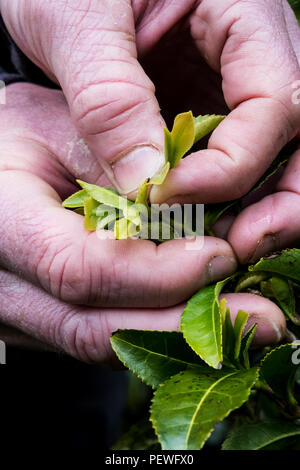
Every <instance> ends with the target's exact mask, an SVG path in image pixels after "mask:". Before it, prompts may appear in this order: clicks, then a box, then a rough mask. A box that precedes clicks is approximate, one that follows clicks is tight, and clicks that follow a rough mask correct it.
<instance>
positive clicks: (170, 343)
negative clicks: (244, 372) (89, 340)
mask: <svg viewBox="0 0 300 470" xmlns="http://www.w3.org/2000/svg"><path fill="white" fill-rule="evenodd" d="M110 341H111V345H112V348H113V350H114V351H115V353H116V354H117V356H118V358H119V359H120V361H121V362H122V363H123V364H124V365H125V366H126V367H128V368H129V369H130V370H131V371H132V372H133V373H134V374H135V375H137V376H138V377H139V378H140V379H142V380H143V381H144V382H145V383H146V384H147V385H150V386H151V387H153V388H156V387H158V386H159V385H160V384H162V383H164V382H165V381H166V380H167V379H169V378H170V377H171V376H172V375H174V374H177V373H178V372H180V371H182V370H185V369H187V368H189V367H197V366H199V365H201V364H203V362H202V361H201V360H200V358H199V357H198V356H197V355H196V354H195V353H194V352H193V351H192V350H191V349H190V348H189V347H188V345H187V344H186V342H185V341H184V339H183V336H182V334H181V333H178V332H168V331H139V330H119V331H118V332H117V333H115V334H114V335H113V336H112V337H111V339H110Z"/></svg>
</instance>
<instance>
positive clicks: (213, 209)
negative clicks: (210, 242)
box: [204, 201, 238, 236]
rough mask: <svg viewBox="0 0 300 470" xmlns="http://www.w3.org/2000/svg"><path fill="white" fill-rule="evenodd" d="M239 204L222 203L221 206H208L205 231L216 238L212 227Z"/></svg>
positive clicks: (205, 214) (231, 202)
mask: <svg viewBox="0 0 300 470" xmlns="http://www.w3.org/2000/svg"><path fill="white" fill-rule="evenodd" d="M237 204H238V202H237V201H230V202H222V203H219V204H208V205H207V206H205V213H204V229H205V232H206V233H207V234H209V235H211V236H214V233H213V230H212V227H213V226H214V224H215V223H216V222H217V221H218V220H219V218H220V217H221V216H222V215H223V214H224V213H225V212H227V211H228V210H229V209H230V208H232V207H235V206H236V205H237Z"/></svg>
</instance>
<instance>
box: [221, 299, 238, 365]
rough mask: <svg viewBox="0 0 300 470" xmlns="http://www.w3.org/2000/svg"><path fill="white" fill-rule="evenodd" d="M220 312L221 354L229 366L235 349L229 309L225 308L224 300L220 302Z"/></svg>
mask: <svg viewBox="0 0 300 470" xmlns="http://www.w3.org/2000/svg"><path fill="white" fill-rule="evenodd" d="M220 313H221V317H222V318H223V321H222V336H223V355H224V362H225V365H226V366H229V367H231V366H232V361H233V359H234V349H235V334H234V328H233V325H232V321H231V316H230V310H229V308H228V307H227V308H226V300H225V299H223V300H222V301H221V302H220Z"/></svg>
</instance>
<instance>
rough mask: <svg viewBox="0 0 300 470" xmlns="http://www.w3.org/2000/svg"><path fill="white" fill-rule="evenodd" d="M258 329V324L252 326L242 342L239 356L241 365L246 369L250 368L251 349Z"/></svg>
mask: <svg viewBox="0 0 300 470" xmlns="http://www.w3.org/2000/svg"><path fill="white" fill-rule="evenodd" d="M256 328H257V324H256V323H255V324H254V325H252V326H251V327H250V328H249V330H248V331H247V333H246V334H245V335H244V336H243V338H242V341H241V350H240V356H239V363H240V364H241V365H242V366H244V367H245V368H246V369H249V368H250V361H249V348H250V346H251V343H252V341H253V338H254V335H255V331H256Z"/></svg>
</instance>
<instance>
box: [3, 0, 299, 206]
mask: <svg viewBox="0 0 300 470" xmlns="http://www.w3.org/2000/svg"><path fill="white" fill-rule="evenodd" d="M1 13H2V15H3V18H4V21H5V23H6V25H7V26H8V29H9V31H10V33H11V34H12V36H13V38H14V39H15V40H16V42H17V43H18V45H19V46H20V47H21V49H23V51H24V52H25V53H26V54H27V55H28V57H29V58H30V59H31V60H33V61H34V62H35V63H36V64H38V65H39V66H40V67H41V68H42V69H43V70H44V71H45V72H46V73H47V74H48V75H49V76H50V77H51V78H52V79H53V80H55V81H56V82H58V83H59V84H60V85H61V87H62V89H63V92H64V94H65V96H66V99H67V102H68V104H69V108H70V111H71V115H72V118H73V121H74V123H75V126H76V128H77V130H78V132H79V133H80V135H81V136H82V137H83V138H84V139H85V141H86V143H87V145H88V146H89V148H90V150H91V151H92V154H93V156H94V159H95V160H94V166H93V169H92V170H91V171H90V173H89V180H90V182H94V183H100V184H102V182H103V178H102V176H101V175H103V172H104V173H105V175H106V178H108V179H109V180H110V181H111V182H112V184H114V186H115V187H116V188H117V189H119V190H120V191H121V192H122V193H126V194H127V193H130V192H131V191H132V190H134V189H136V188H137V186H138V184H139V183H141V182H142V181H143V180H144V179H145V177H149V176H152V174H153V173H155V172H156V171H158V168H159V167H160V166H161V165H162V164H163V156H162V149H163V133H162V128H163V120H162V118H161V115H160V113H159V106H158V103H157V101H156V98H155V95H154V87H153V83H152V82H151V80H150V79H149V77H148V76H147V74H146V73H145V70H146V71H147V72H148V75H150V76H151V78H152V79H153V81H154V84H155V86H156V88H157V95H158V97H159V102H160V106H161V108H162V110H163V113H164V110H165V109H167V110H168V112H172V111H176V112H181V111H183V110H184V108H186V110H187V109H190V108H192V109H193V111H194V112H195V114H196V113H197V114H198V113H199V112H201V111H202V112H203V113H207V112H219V111H221V110H222V109H223V110H224V107H225V103H226V104H227V106H228V107H229V109H230V110H231V113H230V114H229V116H228V118H227V119H225V121H224V122H223V123H222V124H221V125H220V126H219V127H218V129H217V130H216V131H215V132H214V133H213V136H212V138H211V139H210V142H209V145H208V150H204V151H201V152H197V153H195V154H193V155H191V156H190V157H188V158H186V159H184V160H183V161H182V162H181V163H180V165H178V167H177V168H176V169H174V170H173V171H171V173H170V174H169V176H168V178H167V180H166V181H165V184H164V185H163V186H162V187H155V188H154V189H153V191H152V194H151V197H152V201H153V202H165V201H166V200H174V199H176V200H177V201H182V202H183V201H184V202H187V201H193V202H202V203H206V202H216V201H223V200H224V199H234V198H238V197H241V196H242V195H243V194H245V193H246V192H247V190H248V189H250V188H251V186H252V185H253V184H254V182H255V181H256V180H257V179H258V178H259V176H260V175H261V174H262V173H263V172H264V170H265V169H266V168H267V167H268V166H269V164H270V163H271V161H272V159H273V158H274V157H275V156H276V154H277V153H278V151H279V150H280V149H281V148H282V147H283V146H284V145H285V144H286V143H287V142H288V141H290V140H291V139H292V138H293V137H295V135H296V133H297V131H298V123H299V119H300V111H299V106H298V107H297V106H294V105H293V104H292V102H291V92H292V89H291V84H292V83H293V82H294V81H295V80H298V79H299V78H300V71H299V64H298V61H297V59H296V55H295V46H293V45H292V42H291V34H294V32H293V30H294V29H295V28H296V20H295V18H294V16H293V15H292V14H291V12H290V10H289V7H288V4H287V2H286V0H284V1H281V0H256V1H253V0H239V1H236V0H223V1H218V2H212V1H210V0H198V1H196V0H187V1H184V2H178V1H175V0H171V1H170V0H159V1H152V0H151V1H148V0H147V1H145V0H142V1H137V0H133V1H132V2H130V1H129V0H97V1H96V0H95V1H94V0H92V1H90V0H81V1H73V0H72V1H68V0H63V1H60V0H59V1H58V0H52V1H48V2H40V1H39V0H2V2H1ZM203 58H204V59H205V61H206V63H205V61H204V60H203ZM138 59H139V62H138ZM141 62H142V64H143V66H144V69H143V68H142V67H141V65H140V63H141ZM219 77H220V78H219ZM221 79H222V80H221ZM221 85H222V88H221ZM222 89H223V93H224V98H223V93H222ZM224 99H225V100H224ZM174 103H176V105H174ZM183 105H184V107H183ZM177 106H178V107H177ZM176 107H177V109H175V108H176ZM166 117H167V116H166ZM132 151H133V153H131V152H132Z"/></svg>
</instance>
